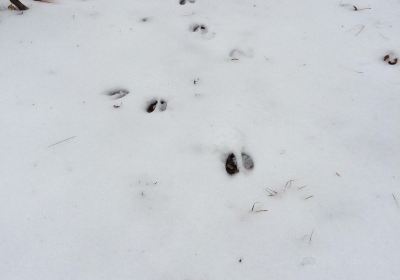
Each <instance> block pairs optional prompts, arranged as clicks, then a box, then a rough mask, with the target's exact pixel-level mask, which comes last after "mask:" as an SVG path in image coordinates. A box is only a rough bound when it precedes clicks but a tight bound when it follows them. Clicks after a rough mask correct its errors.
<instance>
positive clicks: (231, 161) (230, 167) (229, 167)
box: [225, 152, 254, 175]
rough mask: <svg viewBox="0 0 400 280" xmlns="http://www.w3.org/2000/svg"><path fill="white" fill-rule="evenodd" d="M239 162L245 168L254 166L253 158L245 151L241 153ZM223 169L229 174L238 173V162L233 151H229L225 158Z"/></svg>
mask: <svg viewBox="0 0 400 280" xmlns="http://www.w3.org/2000/svg"><path fill="white" fill-rule="evenodd" d="M241 163H242V165H243V167H244V169H246V170H252V169H253V168H254V161H253V158H252V157H251V156H250V155H249V154H247V153H245V152H242V153H241ZM225 170H226V172H227V173H228V174H229V175H235V174H236V173H239V164H238V160H237V158H236V156H235V154H234V153H229V155H228V157H227V158H226V161H225Z"/></svg>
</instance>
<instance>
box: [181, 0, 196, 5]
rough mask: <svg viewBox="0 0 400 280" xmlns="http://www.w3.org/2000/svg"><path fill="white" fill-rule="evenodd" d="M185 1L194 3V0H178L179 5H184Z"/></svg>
mask: <svg viewBox="0 0 400 280" xmlns="http://www.w3.org/2000/svg"><path fill="white" fill-rule="evenodd" d="M186 2H189V3H192V4H193V3H195V2H196V0H187V1H186V0H180V1H179V5H185V4H186Z"/></svg>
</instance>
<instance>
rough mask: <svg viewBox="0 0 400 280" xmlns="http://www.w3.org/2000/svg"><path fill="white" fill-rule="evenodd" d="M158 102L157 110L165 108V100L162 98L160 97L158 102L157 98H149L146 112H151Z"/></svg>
mask: <svg viewBox="0 0 400 280" xmlns="http://www.w3.org/2000/svg"><path fill="white" fill-rule="evenodd" d="M158 104H160V105H159V110H160V111H161V112H163V111H165V110H167V101H165V100H164V99H161V100H160V102H158V100H157V99H151V100H150V101H149V102H148V103H147V107H146V112H147V113H153V112H154V110H155V109H156V108H157V106H158Z"/></svg>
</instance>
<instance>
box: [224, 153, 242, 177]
mask: <svg viewBox="0 0 400 280" xmlns="http://www.w3.org/2000/svg"><path fill="white" fill-rule="evenodd" d="M225 169H226V172H227V173H228V174H229V175H235V174H236V173H238V172H239V169H238V166H237V161H236V156H235V155H234V154H233V153H230V154H229V155H228V158H227V159H226V163H225Z"/></svg>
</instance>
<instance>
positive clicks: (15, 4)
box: [10, 0, 29, 11]
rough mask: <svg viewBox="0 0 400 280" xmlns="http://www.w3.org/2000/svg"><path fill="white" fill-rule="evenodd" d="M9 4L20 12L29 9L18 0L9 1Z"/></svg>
mask: <svg viewBox="0 0 400 280" xmlns="http://www.w3.org/2000/svg"><path fill="white" fill-rule="evenodd" d="M10 2H11V3H12V4H13V5H14V6H16V7H17V8H18V10H20V11H26V10H28V9H29V8H28V7H27V6H25V5H24V4H22V3H21V2H20V1H19V0H10Z"/></svg>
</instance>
